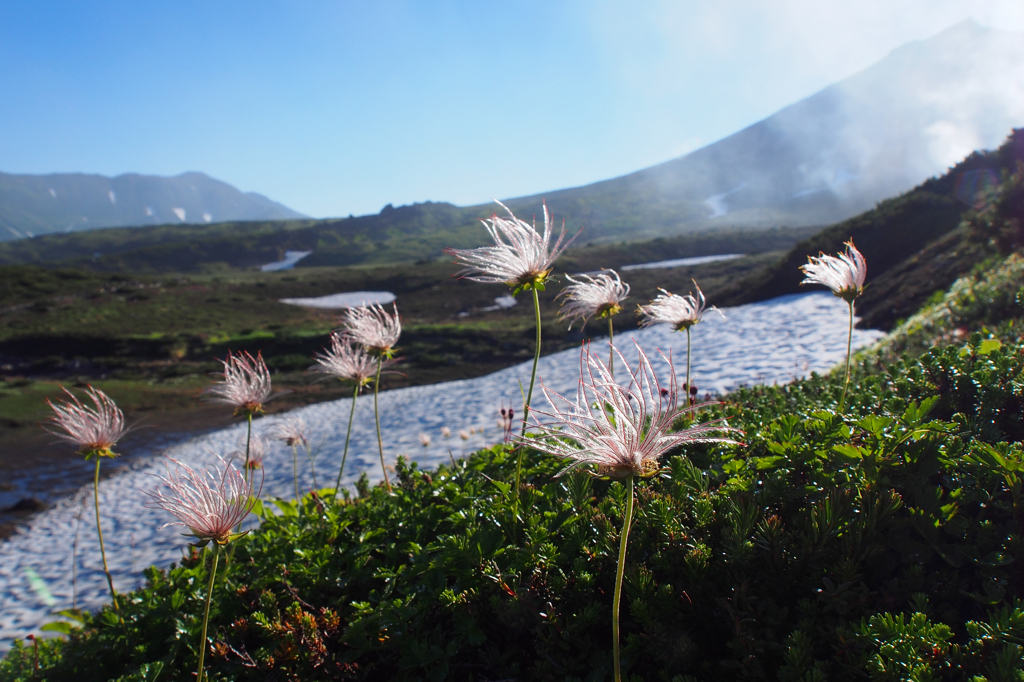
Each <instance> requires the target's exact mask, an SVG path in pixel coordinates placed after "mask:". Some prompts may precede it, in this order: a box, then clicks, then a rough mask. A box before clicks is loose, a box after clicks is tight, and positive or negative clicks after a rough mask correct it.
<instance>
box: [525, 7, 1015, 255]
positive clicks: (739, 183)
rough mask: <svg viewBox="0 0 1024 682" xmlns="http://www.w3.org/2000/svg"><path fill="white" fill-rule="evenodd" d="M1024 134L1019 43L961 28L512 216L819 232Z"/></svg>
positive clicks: (649, 231) (664, 228) (670, 228)
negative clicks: (691, 147)
mask: <svg viewBox="0 0 1024 682" xmlns="http://www.w3.org/2000/svg"><path fill="white" fill-rule="evenodd" d="M1022 125H1024V33H1012V32H1006V31H998V30H994V29H989V28H984V27H982V26H979V25H978V24H976V23H974V22H973V21H965V22H962V23H959V24H956V25H955V26H952V27H950V28H948V29H946V30H945V31H943V32H941V33H939V34H938V35H935V36H933V37H931V38H928V39H926V40H920V41H915V42H911V43H908V44H906V45H903V46H902V47H899V48H897V49H896V50H893V51H892V52H891V53H890V54H889V55H887V56H886V57H884V58H883V59H882V60H880V61H878V62H876V63H875V64H874V65H872V66H870V67H868V68H867V69H865V70H863V71H861V72H859V73H856V74H854V75H852V76H850V77H848V78H846V79H844V80H842V81H839V82H837V83H835V84H833V85H831V86H829V87H827V88H825V89H823V90H821V91H819V92H818V93H816V94H814V95H811V96H810V97H808V98H806V99H803V100H801V101H799V102H796V103H795V104H792V105H790V106H788V107H785V108H784V109H782V110H780V111H779V112H777V113H775V114H773V115H771V116H769V117H768V118H766V119H764V120H762V121H760V122H758V123H756V124H754V125H752V126H749V127H748V128H745V129H743V130H741V131H739V132H737V133H735V134H733V135H730V136H729V137H726V138H724V139H722V140H720V141H718V142H715V143H713V144H710V145H708V146H706V147H703V148H701V149H698V150H696V151H694V152H691V153H689V154H687V155H685V156H683V157H680V158H677V159H673V160H671V161H667V162H665V163H662V164H659V165H657V166H653V167H650V168H646V169H644V170H640V171H637V172H635V173H630V174H628V175H624V176H621V177H618V178H613V179H610V180H605V181H602V182H597V183H594V184H590V185H585V186H582V187H576V188H571V189H564V190H560V191H556V192H546V193H544V194H538V195H534V196H530V197H523V198H517V199H512V200H510V201H508V202H507V203H508V205H509V206H510V207H512V208H514V209H521V210H525V209H527V207H529V210H530V212H533V211H535V210H536V206H537V205H538V204H539V203H540V199H541V197H543V198H545V199H546V200H547V202H548V205H549V206H551V207H553V209H554V210H555V212H556V213H557V214H558V215H559V216H565V217H566V219H567V220H569V221H570V223H572V224H583V225H586V226H587V232H588V233H589V235H590V238H592V237H593V236H594V235H595V233H599V234H600V235H601V236H604V235H613V234H614V233H615V232H617V231H620V230H623V231H624V230H630V231H631V232H637V233H642V235H643V236H653V235H659V234H679V233H681V232H689V231H694V230H700V229H713V228H716V227H719V226H729V227H744V228H748V227H770V226H775V225H815V224H818V225H824V224H829V223H834V222H837V221H840V220H845V219H846V218H849V217H852V216H854V215H856V214H858V213H860V212H861V211H864V210H867V209H869V208H871V207H872V206H873V205H874V204H875V203H876V202H878V201H881V200H883V199H886V198H888V197H891V196H894V195H896V194H898V193H900V192H904V191H906V190H908V189H911V188H912V187H915V186H916V185H918V184H920V183H921V182H923V181H924V180H926V179H927V178H929V177H932V176H937V175H941V174H943V173H944V172H945V171H946V170H947V169H948V168H949V167H950V166H952V165H953V164H955V163H956V162H958V161H959V160H960V159H962V158H964V157H965V156H967V155H968V154H970V153H971V152H972V151H974V150H976V149H994V148H995V147H997V146H998V145H999V144H1000V143H1001V142H1002V141H1003V139H1004V138H1005V137H1006V135H1007V134H1008V133H1009V132H1010V130H1011V129H1012V128H1015V127H1021V126H1022ZM638 217H639V219H638ZM637 236H640V234H637Z"/></svg>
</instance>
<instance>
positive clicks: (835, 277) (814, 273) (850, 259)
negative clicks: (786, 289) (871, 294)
mask: <svg viewBox="0 0 1024 682" xmlns="http://www.w3.org/2000/svg"><path fill="white" fill-rule="evenodd" d="M845 244H846V253H841V254H839V255H838V256H826V255H825V254H823V253H822V254H819V255H818V257H817V258H815V257H814V256H808V257H807V261H808V262H807V264H806V265H801V266H800V269H801V270H802V271H803V273H804V280H803V281H802V282H800V284H824V285H825V286H827V287H828V288H829V289H831V290H832V293H833V294H835V295H836V296H838V297H839V298H841V299H843V300H844V301H846V302H847V303H853V302H854V300H856V298H857V297H858V296H860V295H861V294H862V293H864V280H865V278H867V276H868V264H867V261H865V260H864V256H863V255H861V252H860V251H858V250H857V247H855V246H854V245H853V240H852V239H851V240H850V241H848V242H845Z"/></svg>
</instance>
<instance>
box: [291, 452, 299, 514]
mask: <svg viewBox="0 0 1024 682" xmlns="http://www.w3.org/2000/svg"><path fill="white" fill-rule="evenodd" d="M292 476H294V477H295V504H298V503H299V450H298V448H297V447H296V446H295V445H292Z"/></svg>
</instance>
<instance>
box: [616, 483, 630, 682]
mask: <svg viewBox="0 0 1024 682" xmlns="http://www.w3.org/2000/svg"><path fill="white" fill-rule="evenodd" d="M634 478H635V476H630V477H629V478H628V479H626V518H625V519H623V521H622V536H621V538H620V540H619V565H618V568H617V569H616V570H615V597H614V598H613V599H612V647H613V648H612V660H613V663H614V666H615V682H622V672H621V670H620V665H619V662H620V655H619V607H620V606H621V605H622V574H623V572H624V571H625V568H626V545H628V544H629V527H630V525H631V524H632V523H633V480H634Z"/></svg>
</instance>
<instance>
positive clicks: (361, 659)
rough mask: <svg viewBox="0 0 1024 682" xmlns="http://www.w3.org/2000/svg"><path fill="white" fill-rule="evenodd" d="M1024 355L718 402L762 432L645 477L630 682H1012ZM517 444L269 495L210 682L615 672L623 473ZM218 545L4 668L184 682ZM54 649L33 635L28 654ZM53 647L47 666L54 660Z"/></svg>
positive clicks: (992, 346) (907, 367)
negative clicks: (608, 473)
mask: <svg viewBox="0 0 1024 682" xmlns="http://www.w3.org/2000/svg"><path fill="white" fill-rule="evenodd" d="M1022 372H1024V346H1022V345H1021V344H1019V343H1017V342H1013V341H1011V340H1010V339H1003V340H1002V341H1000V340H999V339H995V338H984V337H983V336H982V335H980V334H974V335H972V336H971V337H970V338H968V339H966V340H965V341H964V342H961V343H953V344H948V345H945V346H942V347H936V348H933V349H931V350H929V351H927V352H925V353H924V354H922V355H920V356H918V357H914V356H912V355H908V356H905V357H902V358H901V359H899V360H896V361H894V362H891V363H889V364H887V365H886V366H884V367H879V366H878V365H877V363H876V361H874V360H867V361H865V362H863V363H862V364H861V365H860V367H859V368H858V370H857V373H856V375H855V381H854V382H853V384H852V385H853V387H854V388H853V390H852V391H851V394H850V395H849V396H848V404H849V405H850V407H849V408H848V410H847V411H846V413H844V414H837V413H836V412H835V405H836V402H837V401H838V398H839V393H840V391H841V389H842V378H841V376H837V377H831V378H830V377H818V376H814V377H811V378H810V379H807V380H805V381H801V382H797V383H794V384H792V385H788V386H783V387H756V388H750V389H743V390H740V391H737V392H736V393H734V394H732V395H731V396H729V398H728V401H727V403H726V404H724V405H722V406H719V407H717V408H715V409H714V410H713V411H711V412H709V414H708V416H709V417H710V416H714V415H715V413H717V414H721V415H724V416H728V417H730V418H731V420H732V423H733V424H734V425H735V426H738V427H741V428H743V429H744V430H745V432H746V436H745V441H746V447H735V446H725V445H704V446H694V447H690V448H688V449H687V450H686V451H680V452H676V453H673V454H672V455H671V456H669V457H668V458H666V460H665V462H664V463H665V468H664V470H663V471H662V472H661V473H660V475H659V476H657V477H655V478H653V479H649V480H648V481H647V482H644V483H641V484H640V485H639V489H638V495H637V497H638V510H637V515H636V520H635V525H634V527H633V531H632V533H633V534H632V540H631V545H630V550H629V556H628V561H627V571H626V588H625V591H626V599H625V604H624V609H623V618H622V627H623V657H624V658H623V665H624V668H625V669H626V670H628V676H629V677H630V679H635V680H640V679H644V680H659V679H661V680H674V681H683V680H739V679H780V680H835V679H878V680H883V679H885V680H887V679H901V680H939V679H949V680H954V679H955V680H963V679H973V680H982V679H985V680H1013V679H1018V676H1019V675H1020V674H1021V671H1022V670H1024V664H1022V661H1024V648H1022V647H1021V642H1022V641H1024V603H1022V602H1021V601H1020V600H1021V598H1022V597H1024V595H1022V594H1021V587H1020V586H1021V584H1022V582H1021V578H1022V575H1021V573H1020V570H1021V569H1020V555H1021V552H1022V547H1021V539H1020V538H1021V527H1020V524H1021V522H1022V516H1021V514H1022V505H1024V498H1022V476H1021V473H1020V472H1021V470H1022V467H1024V449H1022V448H1021V446H1020V443H1019V441H1020V439H1021V436H1022V435H1024V421H1022V415H1021V406H1022V404H1021V401H1022V395H1021V388H1020V384H1019V381H1020V377H1021V376H1022ZM527 463H528V465H529V466H528V469H527V472H526V474H525V476H526V481H527V482H528V485H527V486H526V488H525V489H524V490H525V492H524V495H523V497H522V498H521V504H520V509H521V510H522V513H521V516H520V518H517V519H513V517H512V503H511V499H510V497H509V484H508V481H510V480H511V478H512V476H513V474H514V467H515V457H514V456H513V455H512V452H511V451H510V449H509V448H508V447H506V446H498V447H495V448H494V449H491V450H487V451H482V452H478V453H476V454H474V455H473V456H471V457H470V458H469V459H467V460H465V461H462V462H453V463H452V465H450V466H447V467H441V468H440V469H439V470H437V471H430V472H424V471H419V470H417V468H416V467H415V466H411V465H408V464H406V463H404V462H399V464H398V466H397V479H398V481H399V484H398V485H397V486H396V487H395V492H394V494H392V495H388V494H387V493H386V491H385V490H384V489H383V488H374V489H369V488H368V487H367V486H365V485H361V486H359V491H358V493H357V494H356V495H355V496H352V497H345V498H342V499H341V500H339V501H335V500H334V499H333V498H332V496H331V495H330V491H321V492H320V493H318V494H313V495H308V496H306V497H305V498H304V499H303V500H301V501H300V502H299V503H298V504H295V503H292V502H290V501H278V502H275V504H274V505H271V504H267V505H266V507H264V508H263V511H262V514H263V523H262V525H261V527H260V528H259V529H258V530H257V531H255V532H254V533H252V534H251V535H249V536H247V537H246V538H245V539H242V540H239V541H237V543H236V551H235V554H234V556H233V558H232V560H231V562H230V564H229V565H228V567H227V569H226V570H225V571H224V572H223V573H222V577H221V578H219V579H218V580H219V581H220V582H219V583H218V585H217V591H218V595H219V596H218V598H217V599H216V600H215V602H214V612H213V614H212V616H211V630H210V632H211V635H210V639H211V642H212V643H213V656H212V660H210V666H211V668H210V679H213V680H217V679H220V680H288V679H296V680H298V679H301V680H317V679H324V680H328V679H353V680H357V679H367V680H385V679H387V680H391V679H396V680H402V679H408V680H420V679H433V680H443V679H465V680H498V679H552V680H600V679H607V678H608V677H609V675H610V666H611V660H610V633H609V631H608V630H609V628H608V621H609V615H610V608H611V590H612V581H613V575H614V565H615V560H616V552H617V541H618V528H619V526H620V525H621V516H622V513H623V506H624V492H625V489H624V487H623V486H622V485H621V484H619V483H617V482H609V481H605V480H600V479H594V478H591V477H589V476H587V475H585V474H578V475H575V476H573V477H569V478H564V479H556V478H554V477H553V475H554V473H555V472H557V471H558V469H559V468H560V465H561V463H560V462H557V461H554V460H553V459H552V458H548V457H542V456H540V455H537V454H536V453H531V454H529V455H528V457H527ZM207 575H208V574H207V568H206V567H205V565H204V560H203V556H201V555H198V554H192V555H191V556H188V557H186V558H185V559H184V560H183V561H182V562H181V565H180V566H176V567H172V568H171V569H169V570H166V571H162V570H157V569H151V570H150V571H149V573H148V580H149V583H148V585H147V586H146V587H145V588H143V589H141V590H139V591H136V592H134V593H132V594H131V595H130V596H129V597H128V600H127V604H126V605H125V607H124V613H125V617H126V620H127V625H126V626H125V627H122V626H121V625H120V624H119V623H118V620H117V618H116V616H115V615H114V614H113V612H112V611H110V610H109V609H105V610H103V611H102V612H100V613H99V614H96V615H88V614H81V615H78V614H75V616H76V618H78V619H80V620H78V621H72V622H74V626H72V625H69V626H68V627H67V628H66V629H67V631H68V636H67V637H66V638H65V639H55V640H48V641H40V642H38V644H37V645H35V644H27V645H26V644H25V643H19V645H18V646H17V647H16V648H15V649H14V650H13V651H12V652H11V653H10V654H9V655H8V656H7V658H6V659H5V660H4V661H3V663H0V679H2V680H29V679H48V680H72V679H74V680H109V679H122V680H153V679H184V678H186V676H188V675H189V674H190V672H191V669H192V667H193V666H194V661H195V654H196V652H195V651H194V647H195V642H196V639H197V636H196V635H197V632H198V627H199V622H200V619H201V608H202V605H203V595H204V591H205V579H206V576H207ZM36 646H38V649H36ZM37 656H38V669H37V668H36V665H37V664H36V657H37Z"/></svg>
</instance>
